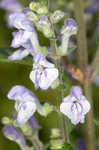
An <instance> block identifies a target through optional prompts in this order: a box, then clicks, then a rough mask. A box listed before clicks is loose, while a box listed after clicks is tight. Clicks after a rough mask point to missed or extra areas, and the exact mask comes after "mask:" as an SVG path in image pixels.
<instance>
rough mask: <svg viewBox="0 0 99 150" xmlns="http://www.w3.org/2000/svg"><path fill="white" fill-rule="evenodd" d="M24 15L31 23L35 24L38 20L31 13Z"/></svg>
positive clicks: (27, 12) (26, 12)
mask: <svg viewBox="0 0 99 150" xmlns="http://www.w3.org/2000/svg"><path fill="white" fill-rule="evenodd" d="M25 14H26V16H27V18H28V20H29V21H31V22H32V23H35V22H36V21H37V20H38V16H37V15H36V14H35V13H34V12H33V11H25Z"/></svg>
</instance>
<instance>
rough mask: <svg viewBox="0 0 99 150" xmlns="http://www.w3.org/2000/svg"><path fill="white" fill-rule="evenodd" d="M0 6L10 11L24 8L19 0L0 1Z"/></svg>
mask: <svg viewBox="0 0 99 150" xmlns="http://www.w3.org/2000/svg"><path fill="white" fill-rule="evenodd" d="M0 8H2V9H4V10H7V11H9V12H15V11H20V10H22V6H21V5H20V3H19V2H18V1H17V0H2V1H1V2H0Z"/></svg>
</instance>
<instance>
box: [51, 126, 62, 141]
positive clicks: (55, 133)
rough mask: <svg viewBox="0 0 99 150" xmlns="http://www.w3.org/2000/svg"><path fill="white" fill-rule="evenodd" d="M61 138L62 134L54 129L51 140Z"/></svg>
mask: <svg viewBox="0 0 99 150" xmlns="http://www.w3.org/2000/svg"><path fill="white" fill-rule="evenodd" d="M60 136H61V132H60V130H59V129H58V128H54V129H52V130H51V136H50V137H51V138H53V139H54V138H59V137H60Z"/></svg>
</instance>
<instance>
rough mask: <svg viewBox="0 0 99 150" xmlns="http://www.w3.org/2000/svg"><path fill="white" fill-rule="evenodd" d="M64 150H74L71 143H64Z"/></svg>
mask: <svg viewBox="0 0 99 150" xmlns="http://www.w3.org/2000/svg"><path fill="white" fill-rule="evenodd" d="M62 150H73V148H72V146H71V144H70V143H66V142H65V143H64V144H63V147H62Z"/></svg>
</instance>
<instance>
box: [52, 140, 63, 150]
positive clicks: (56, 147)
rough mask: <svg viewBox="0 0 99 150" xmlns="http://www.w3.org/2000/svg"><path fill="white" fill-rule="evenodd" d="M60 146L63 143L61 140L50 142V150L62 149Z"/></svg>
mask: <svg viewBox="0 0 99 150" xmlns="http://www.w3.org/2000/svg"><path fill="white" fill-rule="evenodd" d="M62 145H63V142H62V140H51V147H50V149H52V150H58V149H60V150H61V149H62Z"/></svg>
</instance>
